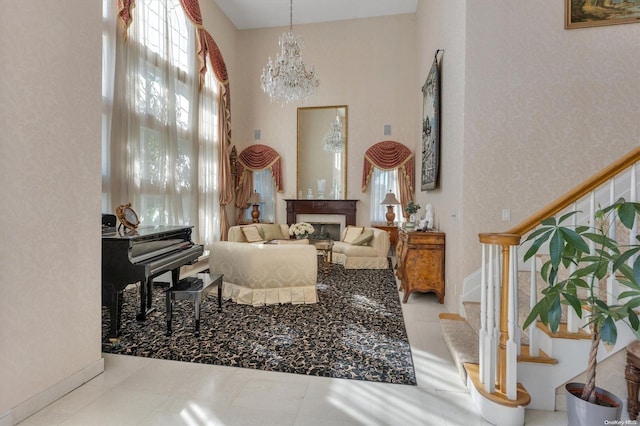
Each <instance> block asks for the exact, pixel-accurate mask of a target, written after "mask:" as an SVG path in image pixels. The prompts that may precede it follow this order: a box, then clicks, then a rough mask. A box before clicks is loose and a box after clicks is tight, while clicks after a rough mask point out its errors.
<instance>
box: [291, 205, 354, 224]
mask: <svg viewBox="0 0 640 426" xmlns="http://www.w3.org/2000/svg"><path fill="white" fill-rule="evenodd" d="M284 201H286V203H287V225H289V226H291V225H293V224H294V223H296V222H301V220H299V218H298V215H300V214H305V215H341V216H344V221H345V226H348V225H355V224H356V203H357V202H358V200H284Z"/></svg>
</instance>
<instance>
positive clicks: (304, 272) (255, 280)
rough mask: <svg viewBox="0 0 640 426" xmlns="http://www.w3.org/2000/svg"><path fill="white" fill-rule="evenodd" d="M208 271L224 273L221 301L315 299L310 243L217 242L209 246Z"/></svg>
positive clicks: (262, 302) (248, 302) (257, 302)
mask: <svg viewBox="0 0 640 426" xmlns="http://www.w3.org/2000/svg"><path fill="white" fill-rule="evenodd" d="M209 270H210V272H211V273H212V274H224V279H223V284H222V298H223V299H224V300H228V299H231V300H232V301H234V302H236V303H239V304H245V305H253V306H261V305H270V304H276V303H292V304H303V303H317V302H318V295H317V291H316V281H317V275H318V259H317V253H316V249H315V247H314V246H312V245H299V244H280V245H277V244H250V243H239V242H231V241H218V242H214V243H213V244H212V245H211V250H210V253H209Z"/></svg>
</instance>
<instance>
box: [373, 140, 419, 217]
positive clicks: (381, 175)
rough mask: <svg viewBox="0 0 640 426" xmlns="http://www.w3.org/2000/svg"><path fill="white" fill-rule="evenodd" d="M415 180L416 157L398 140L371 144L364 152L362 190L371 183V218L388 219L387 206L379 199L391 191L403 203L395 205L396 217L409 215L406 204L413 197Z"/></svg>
mask: <svg viewBox="0 0 640 426" xmlns="http://www.w3.org/2000/svg"><path fill="white" fill-rule="evenodd" d="M414 181H415V176H414V159H413V154H412V153H411V150H410V149H409V148H407V147H406V146H404V145H403V144H401V143H399V142H395V141H383V142H378V143H376V144H375V145H372V146H371V147H369V149H367V151H366V152H365V155H364V166H363V173H362V192H365V191H366V190H367V187H368V186H370V188H371V222H372V223H384V222H386V218H385V216H384V214H385V213H386V209H383V208H382V206H381V205H380V203H381V202H382V200H384V197H385V196H386V193H387V192H389V191H392V192H394V194H395V195H396V197H397V198H398V199H399V200H400V206H397V207H396V208H395V209H396V218H397V219H398V220H400V218H401V217H403V216H405V217H406V215H405V213H404V207H406V206H407V204H409V201H410V200H413V188H414ZM398 213H401V214H398Z"/></svg>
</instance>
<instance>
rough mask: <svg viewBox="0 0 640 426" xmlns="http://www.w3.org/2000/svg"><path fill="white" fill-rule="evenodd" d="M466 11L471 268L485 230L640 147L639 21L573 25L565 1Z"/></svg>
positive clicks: (498, 3) (466, 240)
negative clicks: (567, 22) (505, 213)
mask: <svg viewBox="0 0 640 426" xmlns="http://www.w3.org/2000/svg"><path fill="white" fill-rule="evenodd" d="M466 12H467V13H466V17H467V29H466V39H467V42H466V43H467V45H466V69H465V73H466V75H465V109H464V132H465V134H464V157H463V180H464V185H463V200H464V206H463V224H464V225H463V241H462V244H463V247H464V257H463V259H464V266H463V270H464V273H465V274H469V273H470V272H472V271H474V270H475V269H477V268H478V266H479V263H480V261H479V257H480V248H479V244H478V242H477V241H478V238H477V234H478V233H479V232H491V231H505V230H507V229H509V228H510V227H511V226H514V225H516V224H517V223H518V222H520V221H521V220H523V219H524V218H526V217H527V216H528V215H530V214H532V213H534V212H535V211H537V210H538V209H539V208H541V207H543V206H544V205H545V204H547V203H548V202H550V201H552V200H553V199H555V198H556V197H558V196H560V195H562V194H563V193H564V192H566V191H567V190H569V189H570V188H572V187H573V186H575V185H577V184H579V183H580V182H582V181H583V180H584V179H586V178H587V177H589V176H591V175H592V174H594V173H595V172H596V171H598V170H599V169H601V168H603V167H605V166H606V165H608V164H609V163H611V162H612V161H613V160H615V159H617V158H619V157H620V156H622V155H624V154H625V153H626V152H628V151H630V150H631V149H632V148H633V147H635V146H637V145H638V143H639V142H640V120H639V119H638V118H639V117H640V71H639V70H640V44H639V43H638V40H640V25H638V24H626V25H613V26H605V27H597V28H586V29H573V30H565V29H564V26H563V16H564V2H562V1H545V2H507V1H502V0H487V1H483V2H471V1H470V2H467V11H466ZM444 102H446V99H445V101H444ZM502 209H510V210H511V218H512V220H511V222H503V221H501V210H502Z"/></svg>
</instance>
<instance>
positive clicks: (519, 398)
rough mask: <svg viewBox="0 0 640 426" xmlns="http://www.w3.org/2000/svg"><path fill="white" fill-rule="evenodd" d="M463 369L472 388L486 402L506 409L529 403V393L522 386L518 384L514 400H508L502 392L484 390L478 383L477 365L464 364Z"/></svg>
mask: <svg viewBox="0 0 640 426" xmlns="http://www.w3.org/2000/svg"><path fill="white" fill-rule="evenodd" d="M464 368H465V370H466V371H467V374H468V375H469V378H470V379H471V382H472V383H473V386H474V387H475V388H476V390H477V391H478V392H480V394H481V395H482V396H484V397H485V398H487V399H488V400H490V401H492V402H495V403H496V404H500V405H503V406H506V407H524V406H527V405H529V403H530V402H531V395H529V392H527V390H526V389H525V388H524V386H522V384H520V383H518V385H517V394H516V399H509V398H507V396H506V395H505V394H503V393H502V392H498V391H496V392H492V393H490V392H487V391H486V390H485V389H484V386H483V385H482V383H480V366H479V365H478V364H471V363H465V364H464Z"/></svg>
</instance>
